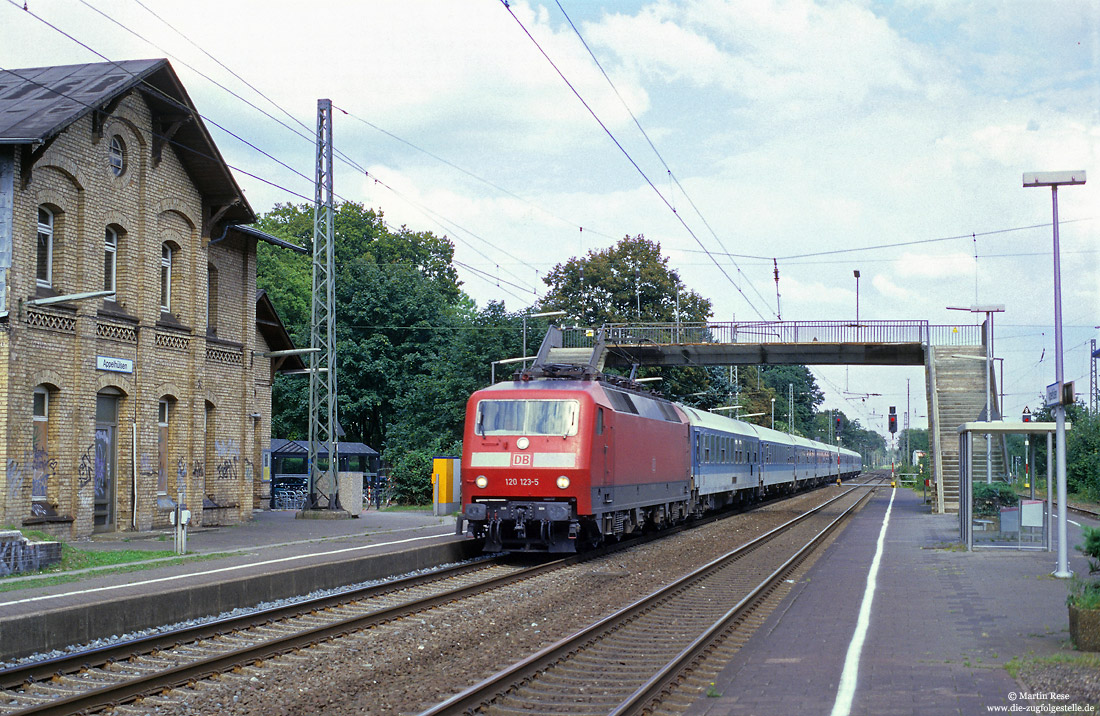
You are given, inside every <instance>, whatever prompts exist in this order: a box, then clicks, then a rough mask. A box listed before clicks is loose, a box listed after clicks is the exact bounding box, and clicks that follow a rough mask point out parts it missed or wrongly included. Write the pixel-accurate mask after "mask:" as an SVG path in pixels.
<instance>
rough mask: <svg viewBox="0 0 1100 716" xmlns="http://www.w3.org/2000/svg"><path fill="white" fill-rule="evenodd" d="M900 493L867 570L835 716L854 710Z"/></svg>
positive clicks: (892, 502)
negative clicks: (889, 528) (861, 662)
mask: <svg viewBox="0 0 1100 716" xmlns="http://www.w3.org/2000/svg"><path fill="white" fill-rule="evenodd" d="M896 494H897V490H890V504H889V505H887V507H886V516H885V517H883V518H882V529H880V530H879V533H878V546H877V547H876V548H875V558H874V559H872V560H871V571H869V572H868V573H867V587H866V588H865V589H864V590H863V603H862V604H860V606H859V617H858V618H857V619H856V630H855V633H853V634H852V641H851V642H849V643H848V655H847V656H845V657H844V671H843V673H841V675H840V685H839V687H838V688H837V692H836V702H835V703H833V711H832V716H849V714H851V712H852V700H853V699H855V696H856V682H857V681H858V679H859V657H860V654H861V653H862V652H863V642H864V641H865V640H866V639H867V628H868V627H869V626H870V624H871V602H872V601H874V598H875V587H876V586H877V581H878V567H879V563H880V562H882V548H883V545H884V544H885V543H886V526H887V525H889V524H890V511H891V510H892V509H893V508H894V495H896Z"/></svg>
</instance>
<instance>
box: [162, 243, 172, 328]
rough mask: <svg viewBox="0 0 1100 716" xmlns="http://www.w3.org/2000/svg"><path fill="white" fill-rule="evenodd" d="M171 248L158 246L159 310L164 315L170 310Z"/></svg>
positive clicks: (165, 245) (165, 244)
mask: <svg viewBox="0 0 1100 716" xmlns="http://www.w3.org/2000/svg"><path fill="white" fill-rule="evenodd" d="M174 253H175V252H174V251H172V246H171V245H170V244H168V243H163V244H161V245H160V310H161V311H164V312H165V313H167V312H170V311H171V310H172V255H173V254H174Z"/></svg>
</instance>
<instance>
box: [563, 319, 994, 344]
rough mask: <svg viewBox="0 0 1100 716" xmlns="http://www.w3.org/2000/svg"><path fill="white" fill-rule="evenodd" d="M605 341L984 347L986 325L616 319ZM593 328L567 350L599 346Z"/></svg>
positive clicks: (574, 335)
mask: <svg viewBox="0 0 1100 716" xmlns="http://www.w3.org/2000/svg"><path fill="white" fill-rule="evenodd" d="M604 330H605V340H606V342H607V343H608V344H610V345H615V344H619V345H622V344H634V345H637V344H645V343H649V344H662V345H678V344H700V343H728V344H737V343H743V344H752V343H815V342H817V343H921V344H925V345H933V346H978V345H982V327H981V326H973V325H970V326H933V325H931V324H929V323H928V321H859V322H858V323H857V322H854V321H779V322H749V323H738V322H706V323H637V324H626V323H613V324H609V325H607V326H605V328H604ZM596 334H597V331H596V330H595V329H592V328H566V329H563V330H562V346H563V347H565V348H589V347H593V346H595V342H596Z"/></svg>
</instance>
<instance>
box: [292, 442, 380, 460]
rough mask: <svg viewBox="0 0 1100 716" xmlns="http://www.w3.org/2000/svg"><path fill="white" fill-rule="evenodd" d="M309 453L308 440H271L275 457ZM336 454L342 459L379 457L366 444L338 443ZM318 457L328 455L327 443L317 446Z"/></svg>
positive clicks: (376, 452)
mask: <svg viewBox="0 0 1100 716" xmlns="http://www.w3.org/2000/svg"><path fill="white" fill-rule="evenodd" d="M308 453H309V441H308V440H285V439H283V438H271V454H272V455H273V456H275V457H297V456H299V455H306V454H308ZM336 453H337V454H338V455H340V456H341V457H350V456H353V455H377V454H378V451H377V450H375V449H374V448H372V447H371V446H370V445H367V444H366V443H345V442H337V443H336ZM317 454H318V455H328V447H327V446H326V445H325V443H318V444H317Z"/></svg>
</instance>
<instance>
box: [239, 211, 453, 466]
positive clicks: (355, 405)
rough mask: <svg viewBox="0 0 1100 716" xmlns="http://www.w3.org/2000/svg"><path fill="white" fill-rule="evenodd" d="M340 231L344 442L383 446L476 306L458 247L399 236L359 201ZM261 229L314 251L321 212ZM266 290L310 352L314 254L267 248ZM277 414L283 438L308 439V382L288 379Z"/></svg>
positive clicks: (278, 214)
mask: <svg viewBox="0 0 1100 716" xmlns="http://www.w3.org/2000/svg"><path fill="white" fill-rule="evenodd" d="M334 225H335V233H336V236H335V252H336V256H335V263H336V322H337V331H336V332H337V337H336V340H337V348H336V350H337V356H338V358H337V360H338V366H337V384H338V385H339V386H340V404H339V407H338V414H339V421H340V425H341V426H342V427H343V429H344V432H345V436H344V438H343V439H344V440H349V441H362V442H365V443H367V444H368V445H372V446H380V445H382V444H383V439H384V437H385V434H386V430H387V426H388V425H389V424H390V423H391V422H392V421H393V420H394V419H395V417H396V415H395V410H394V408H395V406H397V404H398V402H399V400H398V399H399V397H401V396H404V395H406V394H407V393H408V392H409V390H410V386H411V384H412V383H413V382H414V381H415V380H416V379H417V377H418V376H423V375H425V374H426V373H427V372H428V366H429V365H430V364H431V363H433V362H436V361H438V360H440V359H441V358H443V357H444V356H445V355H446V353H447V351H446V349H445V346H446V344H447V343H448V342H449V341H453V340H456V339H457V338H456V336H455V335H454V330H453V329H454V328H455V327H456V326H455V325H454V322H453V321H451V316H452V314H453V313H454V312H455V311H456V309H457V307H458V306H460V305H462V304H463V301H468V299H466V298H465V297H464V295H463V294H462V291H461V289H460V286H459V282H458V275H457V272H456V270H455V268H454V266H453V265H452V263H451V259H452V257H453V253H454V248H453V246H452V245H451V243H450V241H448V240H447V239H446V238H445V237H444V238H439V237H436V236H433V235H432V234H430V233H425V232H412V231H409V230H407V229H405V228H401V229H400V230H397V231H391V230H390V229H389V228H388V227H387V226H386V225H385V223H384V222H383V219H382V213H381V212H378V211H375V210H372V209H367V208H365V207H364V206H362V205H361V204H356V203H354V202H345V203H343V204H341V205H339V207H338V208H337V210H336V214H335V217H334ZM259 228H261V229H263V230H264V231H267V232H269V233H272V234H274V235H276V236H279V237H280V238H284V239H286V240H288V241H293V242H295V243H298V244H299V245H302V246H306V247H309V248H310V249H311V250H312V245H313V208H312V207H311V206H309V205H300V206H293V205H289V204H288V205H278V206H276V207H275V208H274V209H273V210H272V211H271V212H269V213H268V214H266V215H265V216H263V217H262V218H261V220H260V221H259ZM257 282H258V285H259V287H260V288H262V289H264V290H265V291H267V292H268V295H269V296H270V298H271V300H272V302H273V303H274V304H275V306H276V308H277V309H278V310H279V313H280V316H281V318H282V319H283V322H284V324H285V325H286V326H287V330H288V331H290V333H291V336H292V337H293V339H294V341H295V344H296V345H299V346H302V347H305V346H308V345H309V324H310V298H309V297H310V295H311V291H312V258H311V256H303V255H301V254H295V253H291V252H288V251H286V250H280V249H277V248H273V247H269V246H267V245H266V244H262V245H261V246H260V250H259V257H258V259H257ZM455 399H456V400H459V401H462V400H464V397H462V396H458V397H456V398H455ZM272 412H273V416H272V428H273V432H274V433H275V434H276V435H278V436H280V437H288V438H298V439H301V438H305V437H307V433H308V420H309V386H308V378H306V377H303V376H297V377H282V376H281V377H279V378H278V379H277V380H276V383H275V386H274V389H273V391H272ZM452 412H453V411H452Z"/></svg>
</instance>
